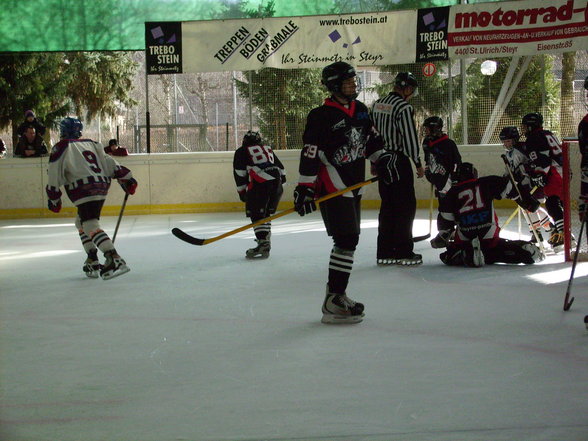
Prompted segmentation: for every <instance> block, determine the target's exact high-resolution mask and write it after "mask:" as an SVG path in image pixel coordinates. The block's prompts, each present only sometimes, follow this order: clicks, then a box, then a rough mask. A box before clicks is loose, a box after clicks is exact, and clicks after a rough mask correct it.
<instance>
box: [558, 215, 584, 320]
mask: <svg viewBox="0 0 588 441" xmlns="http://www.w3.org/2000/svg"><path fill="white" fill-rule="evenodd" d="M586 207H588V205H587V206H586ZM586 207H584V220H582V225H581V226H580V233H579V234H578V244H577V245H576V254H574V261H573V262H572V272H571V274H570V280H569V281H568V288H567V289H566V297H565V298H564V305H563V310H564V311H569V310H570V308H571V307H572V303H574V297H572V298H570V294H571V292H572V281H573V280H574V273H575V272H576V264H577V263H578V254H580V244H581V243H582V233H583V232H584V225H586V220H585V219H586V211H587V210H586Z"/></svg>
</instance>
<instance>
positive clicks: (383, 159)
mask: <svg viewBox="0 0 588 441" xmlns="http://www.w3.org/2000/svg"><path fill="white" fill-rule="evenodd" d="M393 161H394V155H393V154H392V153H390V152H385V153H382V154H381V155H380V157H379V158H378V161H377V162H376V171H377V172H378V176H379V177H380V179H381V180H382V181H383V182H384V184H392V183H393V182H394V181H395V180H396V179H395V177H396V176H397V173H396V170H395V169H394V164H393Z"/></svg>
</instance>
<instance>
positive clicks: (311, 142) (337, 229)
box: [294, 61, 384, 323]
mask: <svg viewBox="0 0 588 441" xmlns="http://www.w3.org/2000/svg"><path fill="white" fill-rule="evenodd" d="M322 83H323V85H325V86H326V88H327V89H328V91H329V92H330V93H331V97H330V98H327V99H326V100H325V102H324V104H323V105H322V106H320V107H317V108H315V109H312V110H311V111H310V113H309V114H308V118H307V121H306V128H305V130H304V135H303V143H304V147H303V148H302V152H301V155H300V165H299V172H300V178H299V181H298V185H297V187H296V189H295V191H294V206H295V208H296V211H298V213H299V214H300V215H301V216H304V215H306V214H309V213H311V212H313V211H314V210H316V208H317V207H316V203H315V198H316V197H317V196H324V195H326V194H328V193H332V192H335V191H337V190H342V189H344V188H346V187H349V186H351V185H354V184H357V183H359V182H361V181H363V180H365V158H369V159H370V160H371V161H372V162H374V161H376V160H377V159H378V158H379V157H380V155H381V154H382V153H383V152H384V150H383V148H384V144H383V141H382V139H381V137H380V136H379V134H378V133H377V132H376V130H375V129H374V126H373V124H372V121H371V119H370V117H369V114H368V109H367V107H366V106H365V105H364V104H363V103H362V102H360V101H357V100H356V98H357V95H358V92H359V90H358V86H357V83H356V72H355V69H354V68H353V67H352V66H351V65H349V64H347V63H345V62H341V61H339V62H335V63H333V64H330V65H328V66H326V67H325V68H324V69H323V71H322ZM360 201H361V189H359V190H355V191H353V192H348V193H345V194H344V195H342V196H338V197H335V198H332V199H329V200H327V201H325V202H323V203H321V204H320V211H321V215H322V218H323V221H324V224H325V227H326V229H327V234H328V235H329V236H331V237H332V238H333V248H332V250H331V255H330V261H329V276H328V283H327V292H326V296H325V300H324V302H323V306H322V312H323V318H322V320H321V321H322V322H323V323H359V322H361V321H362V320H363V317H364V312H363V311H364V305H363V304H361V303H359V302H355V301H353V300H351V299H350V298H349V297H348V296H347V293H346V288H347V284H348V282H349V276H350V274H351V269H352V267H353V255H354V252H355V249H356V247H357V244H358V242H359V233H360Z"/></svg>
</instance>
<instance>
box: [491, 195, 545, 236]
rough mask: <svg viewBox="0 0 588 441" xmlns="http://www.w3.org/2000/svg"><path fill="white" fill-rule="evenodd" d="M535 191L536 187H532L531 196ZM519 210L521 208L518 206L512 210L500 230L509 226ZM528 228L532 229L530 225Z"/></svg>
mask: <svg viewBox="0 0 588 441" xmlns="http://www.w3.org/2000/svg"><path fill="white" fill-rule="evenodd" d="M535 190H537V187H533V189H532V190H531V194H533V193H535ZM520 209H521V208H520V207H519V206H517V208H515V209H514V211H513V212H512V214H511V215H510V216H509V217H508V219H507V220H506V222H504V224H503V225H502V226H501V227H500V229H501V230H502V229H503V228H505V227H506V226H507V225H508V224H510V222H511V221H512V220H513V219H514V217H515V216H516V215H517V213H518V212H519V210H520ZM529 227H530V228H533V227H532V225H529Z"/></svg>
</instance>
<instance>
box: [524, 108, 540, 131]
mask: <svg viewBox="0 0 588 441" xmlns="http://www.w3.org/2000/svg"><path fill="white" fill-rule="evenodd" d="M521 124H523V125H524V126H529V127H530V128H531V129H538V128H539V127H543V116H541V114H540V113H536V112H533V113H527V114H526V115H525V116H523V120H522V122H521Z"/></svg>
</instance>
